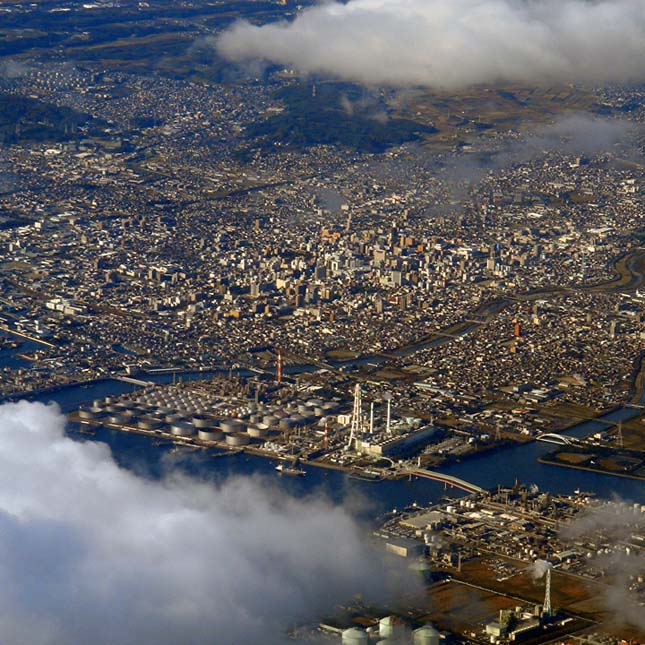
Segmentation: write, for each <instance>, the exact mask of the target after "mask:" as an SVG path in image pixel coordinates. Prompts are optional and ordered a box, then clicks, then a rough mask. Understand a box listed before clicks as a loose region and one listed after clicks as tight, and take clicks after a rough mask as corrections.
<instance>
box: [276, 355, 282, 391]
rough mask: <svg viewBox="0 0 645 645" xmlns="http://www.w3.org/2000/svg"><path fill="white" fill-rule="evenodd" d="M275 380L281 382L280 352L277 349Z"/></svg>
mask: <svg viewBox="0 0 645 645" xmlns="http://www.w3.org/2000/svg"><path fill="white" fill-rule="evenodd" d="M275 380H276V381H277V382H278V383H282V352H281V351H280V350H278V361H277V364H276V372H275Z"/></svg>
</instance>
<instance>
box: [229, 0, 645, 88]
mask: <svg viewBox="0 0 645 645" xmlns="http://www.w3.org/2000/svg"><path fill="white" fill-rule="evenodd" d="M217 44H218V50H219V52H220V54H221V55H223V56H224V57H225V58H227V59H229V60H232V61H239V62H244V61H249V60H253V59H262V60H267V61H271V62H273V63H276V64H280V65H285V66H289V67H291V68H294V69H296V70H298V71H299V72H301V73H303V74H323V75H330V76H333V77H337V78H342V79H346V80H350V81H356V82H359V83H364V84H367V85H391V86H400V87H403V86H415V85H421V86H428V87H434V88H440V89H456V88H460V87H465V86H469V85H473V84H478V83H494V82H529V83H534V82H543V83H553V82H570V83H575V82H591V83H603V82H625V81H642V80H645V66H644V65H643V60H645V5H643V2H642V0H594V1H589V0H533V1H526V0H349V2H347V3H346V4H343V3H340V2H326V3H323V4H320V5H316V6H313V7H310V8H307V9H304V10H303V11H301V12H300V13H299V14H298V15H297V16H296V18H295V19H294V20H293V21H292V22H276V23H271V24H267V25H263V26H255V25H252V24H250V23H249V22H246V21H240V22H238V23H236V24H234V25H233V26H232V27H231V28H229V29H228V30H227V31H225V32H224V33H223V34H222V35H221V36H220V37H219V39H218V41H217Z"/></svg>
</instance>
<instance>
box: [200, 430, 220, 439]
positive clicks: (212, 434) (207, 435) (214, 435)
mask: <svg viewBox="0 0 645 645" xmlns="http://www.w3.org/2000/svg"><path fill="white" fill-rule="evenodd" d="M197 436H198V437H199V439H201V440H202V441H220V440H221V439H222V437H223V436H224V433H223V432H222V431H221V430H220V429H219V428H218V429H214V428H213V429H209V430H207V429H205V428H200V429H199V430H198V432H197Z"/></svg>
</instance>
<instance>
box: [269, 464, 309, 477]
mask: <svg viewBox="0 0 645 645" xmlns="http://www.w3.org/2000/svg"><path fill="white" fill-rule="evenodd" d="M275 469H276V470H277V471H278V472H279V473H280V474H282V475H291V476H292V477H302V476H303V475H306V474H307V473H306V471H304V470H302V469H300V468H297V467H296V462H294V463H293V464H292V465H291V466H286V465H285V464H278V465H277V466H276V467H275Z"/></svg>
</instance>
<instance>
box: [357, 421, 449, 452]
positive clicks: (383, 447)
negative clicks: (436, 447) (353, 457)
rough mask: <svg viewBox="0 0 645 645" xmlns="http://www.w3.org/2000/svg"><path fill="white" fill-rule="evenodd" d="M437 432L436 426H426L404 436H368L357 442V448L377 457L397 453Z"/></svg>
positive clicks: (408, 448) (413, 446)
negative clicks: (380, 437)
mask: <svg viewBox="0 0 645 645" xmlns="http://www.w3.org/2000/svg"><path fill="white" fill-rule="evenodd" d="M436 432H437V428H435V427H434V426H425V427H423V428H419V429H418V430H413V431H411V432H409V433H407V434H405V435H402V436H393V437H386V438H384V439H376V438H372V437H368V438H367V439H362V440H359V441H358V442H357V449H358V451H359V452H363V453H365V454H368V455H374V456H377V457H387V456H390V455H397V454H401V453H404V452H407V451H408V450H412V449H413V448H416V447H417V446H419V445H420V444H422V443H424V442H426V441H429V440H430V439H431V438H432V437H433V435H434V434H435V433H436Z"/></svg>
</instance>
